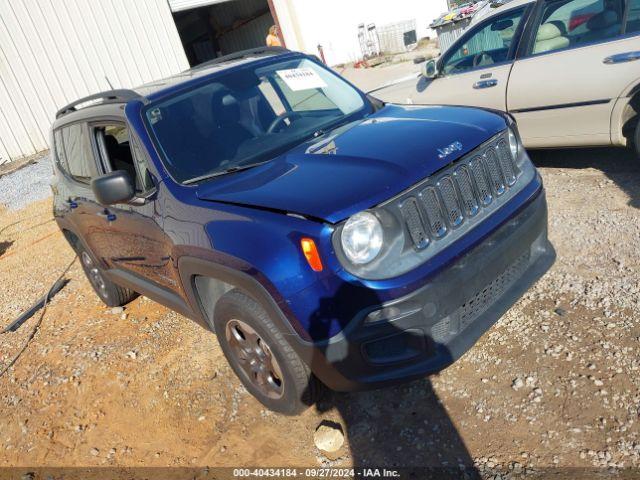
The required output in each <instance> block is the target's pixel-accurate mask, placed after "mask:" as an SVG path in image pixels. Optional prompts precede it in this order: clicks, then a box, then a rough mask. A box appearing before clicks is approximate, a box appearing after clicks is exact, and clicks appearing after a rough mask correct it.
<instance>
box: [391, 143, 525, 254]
mask: <svg viewBox="0 0 640 480" xmlns="http://www.w3.org/2000/svg"><path fill="white" fill-rule="evenodd" d="M522 173H523V172H522V171H521V170H520V168H518V165H517V163H516V161H515V159H512V157H511V149H510V147H509V143H508V141H507V139H506V136H505V134H500V135H497V136H496V137H494V138H493V139H492V140H490V141H489V142H486V143H485V144H483V145H482V146H481V147H478V148H477V149H476V150H474V151H473V152H471V153H469V154H468V155H466V156H465V157H463V158H462V159H459V160H457V161H455V162H453V163H452V164H451V165H449V166H448V167H446V168H444V169H443V170H442V171H441V172H438V173H437V174H435V175H434V176H433V177H432V178H430V179H427V180H425V181H424V182H423V183H421V184H420V185H419V186H416V187H415V189H414V190H413V191H412V192H409V193H408V194H407V195H406V196H404V197H403V199H402V200H400V201H398V203H397V204H396V208H397V209H398V210H399V215H400V216H401V221H402V222H403V224H404V226H405V227H406V231H407V232H408V234H409V240H410V242H411V243H413V246H414V247H415V248H416V249H418V250H424V249H426V248H427V247H429V246H430V245H431V244H432V243H434V242H437V241H438V240H440V239H442V238H444V237H446V236H447V235H449V234H452V235H457V234H455V233H453V232H458V230H459V229H460V228H462V229H464V228H465V227H466V224H467V223H468V222H471V221H472V220H475V219H476V217H479V218H481V217H482V215H484V214H485V212H489V211H491V210H494V209H495V208H497V205H498V204H500V202H502V201H503V197H505V198H509V195H506V193H507V192H509V191H510V190H511V189H512V188H516V187H515V186H516V184H517V183H518V179H519V178H520V176H521V174H522ZM418 192H419V193H418Z"/></svg>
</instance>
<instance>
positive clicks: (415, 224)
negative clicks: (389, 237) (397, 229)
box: [400, 197, 429, 250]
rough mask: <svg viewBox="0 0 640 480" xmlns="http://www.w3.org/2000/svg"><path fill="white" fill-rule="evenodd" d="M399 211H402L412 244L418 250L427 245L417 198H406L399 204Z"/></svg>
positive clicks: (426, 236) (427, 239)
mask: <svg viewBox="0 0 640 480" xmlns="http://www.w3.org/2000/svg"><path fill="white" fill-rule="evenodd" d="M400 211H401V212H402V217H403V218H404V221H405V223H406V225H407V230H408V231H409V235H410V236H411V240H412V241H413V244H414V245H415V246H416V248H418V249H419V250H422V249H423V248H426V247H427V246H428V245H429V234H428V233H427V229H426V228H425V225H424V223H423V222H422V218H421V215H420V207H419V206H418V200H416V199H415V197H410V198H408V199H407V200H406V201H405V202H403V203H402V205H401V206H400Z"/></svg>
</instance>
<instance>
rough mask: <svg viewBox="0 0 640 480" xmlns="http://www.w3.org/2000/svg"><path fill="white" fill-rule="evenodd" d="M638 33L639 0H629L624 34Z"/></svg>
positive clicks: (639, 27)
mask: <svg viewBox="0 0 640 480" xmlns="http://www.w3.org/2000/svg"><path fill="white" fill-rule="evenodd" d="M638 32H640V0H629V12H628V13H627V25H626V29H625V33H638Z"/></svg>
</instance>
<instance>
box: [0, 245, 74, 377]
mask: <svg viewBox="0 0 640 480" xmlns="http://www.w3.org/2000/svg"><path fill="white" fill-rule="evenodd" d="M77 258H78V256H77V255H75V256H74V257H73V260H71V262H70V263H69V265H67V267H66V268H65V269H64V270H63V271H62V273H61V274H60V275H59V276H58V278H57V279H56V281H55V282H53V285H51V288H49V290H48V291H47V294H46V295H45V296H44V301H42V312H41V313H40V317H39V318H38V321H37V322H36V324H35V325H34V327H33V330H32V331H31V333H30V334H29V338H27V341H26V342H25V344H24V345H23V346H22V348H21V349H20V351H19V352H18V354H17V355H16V356H15V357H13V358H12V359H11V361H10V362H9V364H8V365H7V366H6V367H5V368H3V369H2V371H0V377H2V376H3V375H4V374H5V373H7V372H8V371H9V369H10V368H11V367H13V365H14V364H15V363H16V362H17V361H18V359H19V358H20V356H21V355H22V354H23V353H24V352H25V350H26V349H27V348H28V347H29V345H30V344H31V341H32V340H33V339H34V338H35V336H36V334H37V333H38V330H39V329H40V325H41V324H42V319H43V318H44V314H45V313H46V312H47V305H48V303H49V299H50V298H51V296H52V293H53V291H54V289H55V288H58V287H59V286H60V284H61V281H62V277H64V276H65V275H66V273H67V272H68V271H69V269H70V268H71V266H72V265H73V264H74V262H75V261H76V259H77ZM58 290H59V288H58ZM2 333H7V332H6V331H5V332H2Z"/></svg>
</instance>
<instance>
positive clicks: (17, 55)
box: [0, 0, 189, 163]
mask: <svg viewBox="0 0 640 480" xmlns="http://www.w3.org/2000/svg"><path fill="white" fill-rule="evenodd" d="M188 66H189V64H188V62H187V58H186V56H185V53H184V49H183V47H182V43H181V41H180V37H179V35H178V32H177V29H176V26H175V23H174V21H173V18H172V15H171V10H170V9H169V5H168V4H167V2H166V0H135V1H130V0H99V1H91V2H89V1H87V0H10V1H7V0H3V1H0V163H4V162H7V161H9V160H12V159H17V158H20V157H23V156H28V155H32V154H34V153H37V152H39V151H42V150H46V149H47V148H48V145H49V138H48V136H49V133H48V132H49V129H50V127H51V122H52V121H53V118H54V116H55V112H56V110H57V109H58V108H60V107H61V106H63V105H64V104H67V103H69V102H71V101H73V100H75V99H77V98H79V97H82V96H85V95H89V94H91V93H95V92H98V91H101V90H107V89H109V88H110V86H109V85H110V84H111V85H113V86H114V87H133V86H135V85H139V84H141V83H144V82H148V81H151V80H154V79H158V78H161V77H164V76H167V75H171V74H173V73H177V72H179V71H182V70H184V69H186V68H188Z"/></svg>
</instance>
